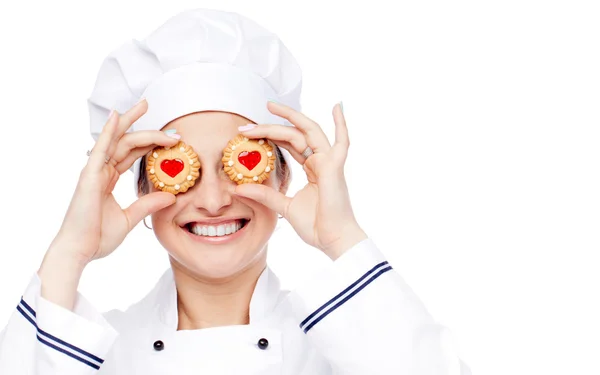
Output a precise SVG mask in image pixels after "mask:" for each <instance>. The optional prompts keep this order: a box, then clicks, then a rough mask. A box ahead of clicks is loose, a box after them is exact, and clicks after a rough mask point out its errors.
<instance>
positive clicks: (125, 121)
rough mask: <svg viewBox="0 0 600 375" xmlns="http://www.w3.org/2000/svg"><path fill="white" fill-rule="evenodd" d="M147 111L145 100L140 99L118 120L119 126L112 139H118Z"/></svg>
mask: <svg viewBox="0 0 600 375" xmlns="http://www.w3.org/2000/svg"><path fill="white" fill-rule="evenodd" d="M147 110H148V102H147V101H146V99H142V100H140V101H139V102H137V103H136V104H135V105H134V106H133V107H131V108H129V110H128V111H127V112H125V113H123V114H122V115H121V118H120V120H119V126H118V127H117V132H116V133H115V137H114V139H115V140H116V139H119V138H121V136H122V135H123V134H125V132H126V131H127V130H128V129H129V128H130V127H131V125H132V124H133V123H134V122H136V121H137V120H138V119H139V118H140V117H142V115H143V114H144V113H146V111H147Z"/></svg>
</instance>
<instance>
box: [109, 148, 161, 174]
mask: <svg viewBox="0 0 600 375" xmlns="http://www.w3.org/2000/svg"><path fill="white" fill-rule="evenodd" d="M153 149H154V146H146V147H142V148H136V149H133V150H131V152H130V153H129V155H127V156H126V157H125V159H123V160H122V161H121V162H120V163H118V164H117V165H115V169H116V170H117V172H119V174H123V173H125V172H127V170H128V169H129V168H131V166H132V165H133V163H135V161H136V160H138V159H139V158H141V157H143V156H145V155H146V154H147V153H149V152H150V151H152V150H153Z"/></svg>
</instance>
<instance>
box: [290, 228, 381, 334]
mask: <svg viewBox="0 0 600 375" xmlns="http://www.w3.org/2000/svg"><path fill="white" fill-rule="evenodd" d="M391 269H392V267H391V266H390V265H389V263H388V262H387V261H386V260H385V256H384V255H383V254H382V253H381V252H380V251H379V249H377V247H376V246H375V244H374V243H373V241H372V240H371V239H369V238H367V239H365V240H363V241H361V242H359V243H358V244H356V245H354V246H353V247H352V248H351V249H349V250H348V251H346V252H345V253H344V254H342V255H341V256H340V257H339V258H337V259H336V260H335V261H334V262H332V263H330V264H329V265H328V266H326V267H324V268H323V269H321V270H319V271H317V272H316V273H314V274H312V275H311V278H310V280H307V281H306V282H305V283H303V284H302V285H301V286H300V287H299V288H297V289H296V290H295V291H294V292H292V293H291V294H290V302H291V304H292V309H293V311H294V313H295V315H296V318H297V319H298V320H299V321H300V328H302V330H303V331H304V333H308V332H309V331H310V330H311V329H312V328H313V327H315V326H317V325H318V324H319V323H320V322H321V320H323V319H325V318H326V317H327V316H328V315H330V314H335V311H336V310H337V309H338V308H340V307H342V306H343V305H344V304H345V303H347V302H348V301H350V300H352V299H353V298H354V297H355V296H357V295H358V294H359V293H361V292H362V291H363V290H364V289H366V288H369V286H370V284H371V283H373V282H375V281H376V280H377V279H378V278H379V277H380V276H382V275H384V274H385V273H386V272H388V271H390V270H391Z"/></svg>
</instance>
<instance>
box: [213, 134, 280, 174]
mask: <svg viewBox="0 0 600 375" xmlns="http://www.w3.org/2000/svg"><path fill="white" fill-rule="evenodd" d="M222 161H223V166H224V170H225V173H227V175H228V176H229V178H230V179H231V180H232V181H234V182H236V183H237V184H238V185H240V184H247V183H255V184H260V183H262V182H263V181H264V180H266V179H267V178H269V174H270V173H271V172H273V170H274V169H275V151H274V150H273V147H272V146H271V145H270V144H269V142H267V140H265V139H248V138H246V137H244V136H243V135H241V134H240V135H238V136H236V137H235V138H234V139H232V140H231V141H229V144H228V145H227V147H226V148H225V149H224V150H223V159H222Z"/></svg>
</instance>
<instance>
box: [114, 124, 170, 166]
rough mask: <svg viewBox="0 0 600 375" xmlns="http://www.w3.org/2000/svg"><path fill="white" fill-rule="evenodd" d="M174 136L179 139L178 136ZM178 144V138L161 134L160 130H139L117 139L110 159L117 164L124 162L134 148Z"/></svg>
mask: <svg viewBox="0 0 600 375" xmlns="http://www.w3.org/2000/svg"><path fill="white" fill-rule="evenodd" d="M175 136H177V137H179V135H178V134H175ZM177 142H179V138H173V137H172V136H170V135H168V134H166V133H164V132H161V131H160V130H140V131H136V132H132V133H128V134H125V135H124V136H122V137H121V139H119V142H118V144H117V146H116V148H115V151H114V153H113V154H112V158H113V159H114V160H115V161H116V162H117V163H119V162H121V161H122V160H124V159H125V158H126V157H127V155H129V154H130V153H131V150H134V149H136V148H145V147H147V146H152V145H153V146H155V147H156V146H163V147H164V146H166V147H170V146H174V145H176V144H177Z"/></svg>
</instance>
